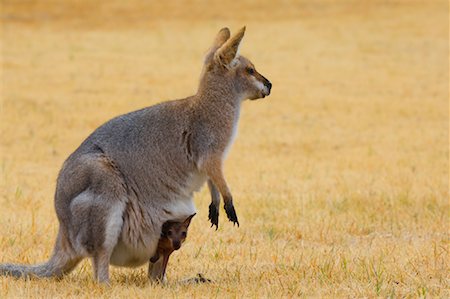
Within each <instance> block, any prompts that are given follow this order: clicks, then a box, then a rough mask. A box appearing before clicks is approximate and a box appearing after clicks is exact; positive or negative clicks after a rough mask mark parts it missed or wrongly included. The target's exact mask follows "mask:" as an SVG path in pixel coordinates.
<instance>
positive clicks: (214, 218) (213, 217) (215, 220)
mask: <svg viewBox="0 0 450 299" xmlns="http://www.w3.org/2000/svg"><path fill="white" fill-rule="evenodd" d="M208 219H209V221H211V227H213V226H214V225H215V226H216V230H217V229H218V228H219V207H218V206H216V205H215V204H213V203H211V204H210V205H209V214H208Z"/></svg>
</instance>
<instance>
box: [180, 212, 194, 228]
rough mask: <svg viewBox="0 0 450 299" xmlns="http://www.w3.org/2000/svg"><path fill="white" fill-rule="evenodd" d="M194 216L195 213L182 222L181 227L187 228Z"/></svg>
mask: <svg viewBox="0 0 450 299" xmlns="http://www.w3.org/2000/svg"><path fill="white" fill-rule="evenodd" d="M195 215H197V213H194V214H192V215H191V216H189V217H188V218H187V219H186V220H184V222H183V225H184V226H185V227H186V228H188V227H189V224H191V220H192V217H194V216H195Z"/></svg>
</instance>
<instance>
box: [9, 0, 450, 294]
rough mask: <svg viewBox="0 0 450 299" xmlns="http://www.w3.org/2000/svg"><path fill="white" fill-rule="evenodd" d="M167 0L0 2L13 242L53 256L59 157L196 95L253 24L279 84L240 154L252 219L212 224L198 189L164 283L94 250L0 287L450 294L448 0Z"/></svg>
mask: <svg viewBox="0 0 450 299" xmlns="http://www.w3.org/2000/svg"><path fill="white" fill-rule="evenodd" d="M162 2H163V1H161V3H160V4H156V3H152V2H148V3H147V2H145V3H142V2H140V1H137V0H133V1H118V0H116V1H108V2H106V1H105V2H104V3H103V4H89V3H94V2H90V1H81V2H80V1H60V2H57V1H53V2H51V1H13V0H6V1H2V2H1V3H2V10H1V12H2V16H1V17H2V27H3V32H2V40H1V45H2V56H1V58H2V68H1V70H2V74H1V75H2V79H1V114H0V117H1V131H0V134H1V154H0V167H1V174H0V175H1V179H0V206H1V210H0V231H1V235H0V261H1V262H6V261H15V262H21V263H35V262H39V261H43V260H45V259H46V258H47V257H48V256H49V254H50V252H51V250H52V246H53V242H54V238H55V235H56V230H57V220H56V217H55V214H54V211H53V200H52V197H53V192H54V187H55V179H56V176H57V172H58V170H59V167H60V166H61V164H62V162H63V161H64V159H65V158H66V157H67V156H68V155H69V154H70V153H71V152H72V151H73V150H74V149H75V148H76V147H77V146H78V145H79V144H80V142H81V141H82V140H83V139H84V138H85V137H86V136H87V135H88V134H89V133H90V132H91V131H92V130H93V129H95V128H96V127H97V126H99V125H100V124H102V123H103V122H105V121H106V120H108V119H109V118H112V117H114V116H116V115H118V114H121V113H125V112H128V111H131V110H135V109H138V108H140V107H143V106H147V105H151V104H154V103H156V102H158V101H161V100H165V99H173V98H180V97H184V96H187V95H190V94H192V93H193V92H194V91H195V88H196V84H197V78H198V76H199V73H200V69H201V62H202V56H203V54H204V53H205V51H206V49H207V48H208V47H209V45H210V42H211V41H212V39H213V37H214V34H215V33H216V31H217V30H218V29H219V28H220V27H221V26H224V25H227V26H230V27H231V28H232V29H233V30H236V29H237V28H239V26H241V25H243V24H246V25H247V29H248V31H247V36H246V37H245V39H244V43H243V46H242V52H243V54H247V56H249V58H251V59H252V60H253V62H254V63H255V64H256V66H257V68H258V69H259V70H260V71H261V72H262V73H263V74H264V75H266V76H267V77H268V78H269V79H271V80H272V83H273V85H274V88H273V94H272V95H271V96H270V97H269V98H268V99H265V100H261V101H258V102H248V103H247V102H246V103H245V104H244V107H243V114H242V118H241V123H240V128H239V136H238V138H237V141H236V143H235V145H234V147H233V149H232V151H231V154H230V157H229V159H228V161H227V163H226V174H227V178H228V181H229V183H230V185H231V187H232V190H233V193H234V196H235V201H236V208H237V211H238V213H239V216H240V221H241V227H240V228H239V229H237V228H234V227H232V225H231V224H230V223H229V222H228V221H226V219H225V217H224V215H223V212H222V215H221V223H220V229H219V231H217V232H216V231H214V230H213V229H210V228H209V224H208V221H207V206H208V202H209V196H208V194H207V192H206V190H202V191H201V192H200V193H199V194H197V195H196V198H195V202H196V205H197V207H198V210H199V213H198V216H197V218H196V219H194V221H193V224H192V225H191V231H190V236H189V239H188V242H187V243H186V245H185V246H184V247H183V248H182V250H181V251H179V252H177V253H176V254H174V255H173V259H172V261H171V263H170V265H169V269H168V276H169V281H170V282H169V284H168V285H166V286H158V285H151V284H148V282H147V281H146V278H145V277H146V275H145V267H143V268H139V269H134V270H133V269H117V268H113V269H112V287H111V288H106V287H103V286H99V285H96V284H95V283H94V282H93V281H92V278H91V266H90V264H89V263H88V262H87V261H86V262H84V263H83V264H82V265H80V266H79V267H78V268H77V269H76V271H74V272H73V273H72V274H71V275H69V276H68V277H67V278H65V279H63V280H62V281H55V280H28V281H24V280H16V279H12V278H0V285H1V286H0V297H2V298H5V297H48V298H50V297H61V298H66V297H89V298H92V297H105V298H110V297H128V298H136V297H158V298H167V297H208V298H209V297H274V298H278V297H297V296H306V297H309V296H319V297H378V296H380V297H388V296H398V297H403V296H411V297H416V296H433V297H434V296H436V297H447V298H448V297H450V292H449V279H450V278H449V234H448V225H449V223H448V219H449V202H448V200H449V158H448V157H449V148H448V146H449V139H448V138H449V131H448V129H449V127H448V125H449V119H448V117H449V114H448V113H449V107H448V91H449V89H448V88H449V87H448V85H449V73H448V72H449V70H448V53H449V51H448V50H449V49H448V2H447V1H427V2H425V1H423V2H415V3H413V2H407V1H400V2H395V3H393V2H389V1H383V2H380V3H376V2H374V1H371V2H369V1H364V2H363V1H355V2H349V1H340V2H325V1H322V2H313V1H310V2H306V1H303V2H297V4H295V5H294V4H289V2H283V3H284V4H282V5H281V4H280V5H276V4H274V3H272V2H270V1H266V2H264V3H260V2H259V1H243V2H242V1H241V2H236V4H231V3H230V4H226V3H224V2H222V1H220V2H219V1H213V2H212V3H211V4H206V3H202V1H189V2H188V5H186V6H183V7H182V6H179V5H177V2H175V1H164V3H162ZM51 3H53V4H51ZM125 3H126V4H125ZM238 3H239V4H238ZM389 3H390V4H389ZM188 14H189V15H188ZM198 272H201V273H203V274H204V275H205V276H206V277H208V278H211V279H212V280H214V283H212V284H204V285H183V284H180V283H179V281H181V280H182V279H184V278H187V277H192V276H194V275H195V274H196V273H198Z"/></svg>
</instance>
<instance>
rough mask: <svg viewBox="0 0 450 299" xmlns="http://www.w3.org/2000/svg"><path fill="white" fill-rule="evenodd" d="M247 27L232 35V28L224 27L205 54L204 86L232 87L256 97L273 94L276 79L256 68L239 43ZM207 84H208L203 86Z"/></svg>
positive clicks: (243, 94)
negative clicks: (267, 76)
mask: <svg viewBox="0 0 450 299" xmlns="http://www.w3.org/2000/svg"><path fill="white" fill-rule="evenodd" d="M244 33H245V27H243V28H242V29H241V30H239V31H238V32H237V33H236V34H235V35H234V36H233V37H230V30H229V29H228V28H222V29H221V30H220V31H219V33H218V34H217V36H216V39H215V40H214V43H213V46H212V47H211V49H210V50H209V52H208V54H207V55H206V58H205V65H204V67H203V72H202V78H201V80H200V89H202V88H205V87H208V88H214V87H217V88H218V89H220V90H226V91H227V92H230V90H232V91H233V92H235V93H236V94H237V95H238V96H239V97H240V98H242V99H251V100H256V99H260V98H264V97H265V96H268V95H269V94H270V89H271V88H272V83H270V81H269V80H267V78H265V77H264V76H263V75H261V74H260V73H258V71H256V69H255V66H254V65H253V63H251V61H250V60H248V59H247V58H245V57H244V56H241V55H239V52H238V50H239V45H240V43H241V41H242V38H243V37H244ZM202 85H206V86H202Z"/></svg>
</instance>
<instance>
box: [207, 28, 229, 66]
mask: <svg viewBox="0 0 450 299" xmlns="http://www.w3.org/2000/svg"><path fill="white" fill-rule="evenodd" d="M229 38H230V29H228V28H227V27H224V28H222V29H220V31H219V33H217V35H216V38H215V39H214V43H213V44H212V46H211V49H209V51H208V53H207V54H206V56H205V63H206V62H209V61H210V60H211V58H212V57H213V55H214V53H215V52H216V51H217V49H219V48H220V47H221V46H222V45H223V44H224V43H225V42H226V41H227V40H228V39H229Z"/></svg>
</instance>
